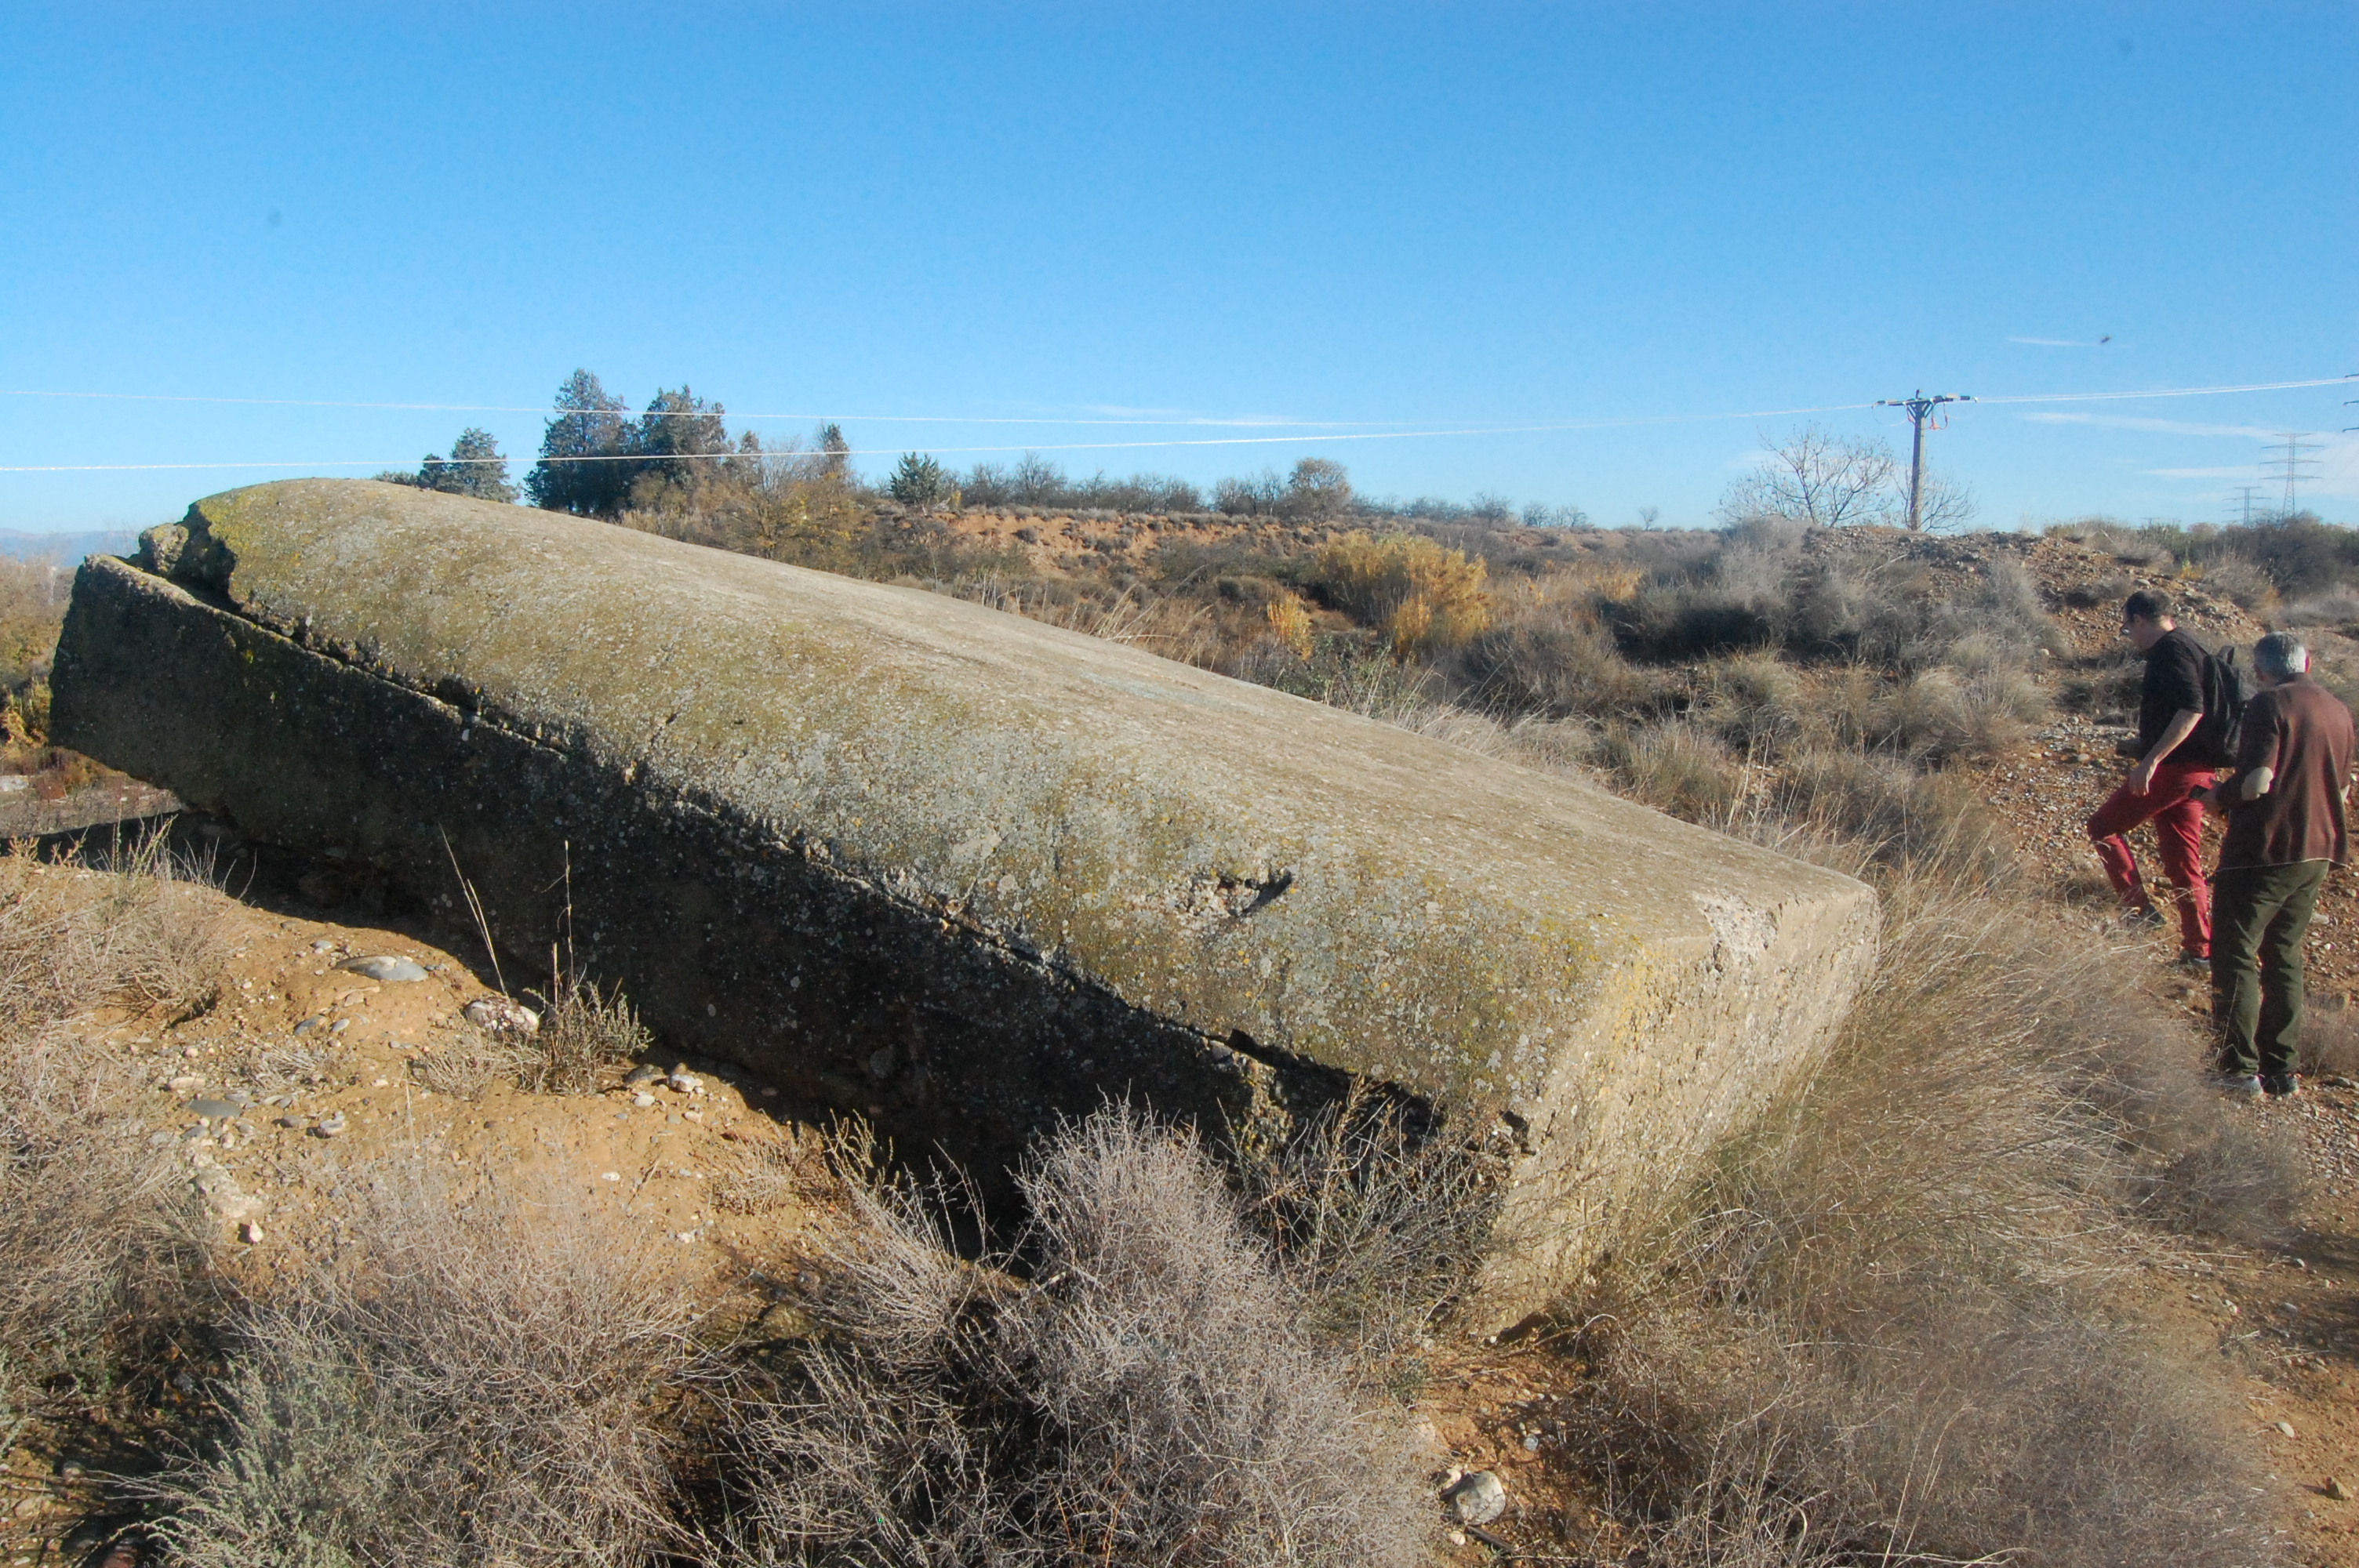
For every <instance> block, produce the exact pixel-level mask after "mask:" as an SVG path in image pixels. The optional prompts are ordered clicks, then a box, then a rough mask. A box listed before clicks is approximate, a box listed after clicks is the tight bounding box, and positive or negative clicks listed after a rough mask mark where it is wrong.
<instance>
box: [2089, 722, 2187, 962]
mask: <svg viewBox="0 0 2359 1568" xmlns="http://www.w3.org/2000/svg"><path fill="white" fill-rule="evenodd" d="M2211 787H2212V770H2211V769H2209V768H2190V767H2183V766H2180V764H2178V763H2176V762H2165V763H2163V764H2162V765H2161V766H2160V767H2158V768H2157V769H2155V770H2154V783H2153V784H2152V785H2151V786H2150V787H2149V788H2148V789H2147V792H2146V793H2145V794H2144V795H2132V794H2131V793H2130V789H2129V785H2128V784H2126V783H2125V784H2123V785H2122V786H2121V787H2120V788H2118V789H2116V790H2114V793H2113V794H2111V795H2107V796H2106V797H2105V804H2104V805H2103V806H2099V807H2097V814H2096V815H2095V816H2092V817H2090V818H2089V838H2090V841H2091V842H2092V843H2093V844H2095V845H2096V846H2097V859H2098V860H2102V861H2104V867H2105V876H2106V878H2107V879H2108V880H2109V881H2112V882H2113V884H2114V892H2116V893H2119V894H2120V895H2121V900H2122V903H2124V904H2125V905H2126V906H2127V907H2129V908H2131V909H2151V908H2153V907H2154V905H2153V903H2151V901H2149V900H2148V899H2147V895H2146V884H2145V883H2144V882H2143V881H2140V880H2139V879H2138V867H2137V859H2136V857H2135V856H2134V855H2132V854H2131V853H2130V844H2129V840H2128V839H2127V838H2125V837H2124V835H2125V834H2126V833H2128V832H2129V831H2130V829H2132V828H2133V827H2139V826H2141V825H2142V824H2145V823H2148V822H2151V823H2153V824H2154V837H2155V842H2156V844H2157V846H2158V848H2159V849H2160V850H2161V851H2162V873H2163V875H2165V876H2167V877H2169V879H2170V885H2171V886H2173V887H2175V888H2177V889H2178V890H2179V899H2178V903H2179V945H2180V947H2182V948H2184V949H2185V950H2186V951H2188V952H2190V953H2193V954H2195V955H2197V956H2198V957H2211V955H2212V889H2211V888H2210V886H2209V885H2207V884H2206V883H2205V882H2204V881H2203V857H2202V844H2203V806H2202V803H2201V802H2200V801H2198V800H2197V799H2196V798H2195V793H2196V792H2197V791H2198V790H2206V789H2210V788H2211Z"/></svg>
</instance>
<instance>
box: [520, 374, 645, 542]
mask: <svg viewBox="0 0 2359 1568" xmlns="http://www.w3.org/2000/svg"><path fill="white" fill-rule="evenodd" d="M556 407H557V409H558V410H559V412H558V415H557V417H556V418H554V419H551V420H550V421H549V425H548V427H547V428H546V429H545V430H544V432H543V433H542V435H541V438H540V460H539V461H538V462H537V463H535V464H533V466H532V472H530V473H528V474H527V475H526V476H525V481H524V488H525V492H526V493H527V495H529V496H530V497H531V498H532V503H533V504H534V505H535V506H538V507H543V508H546V509H547V510H549V511H550V512H571V513H572V514H574V515H575V516H577V517H608V516H612V515H614V514H615V513H616V512H619V511H621V510H622V505H623V501H624V499H625V497H626V496H628V495H629V494H630V492H631V478H632V473H631V470H632V469H633V468H634V467H635V466H636V465H634V464H633V463H631V462H630V461H628V460H627V459H628V458H629V457H630V456H631V452H630V448H631V447H632V445H633V444H634V443H635V438H636V434H637V432H636V430H635V429H633V427H631V426H630V425H629V424H628V423H627V422H626V421H625V419H624V418H623V413H624V410H625V404H624V403H623V402H622V400H621V399H619V398H614V397H610V396H608V395H607V394H606V389H605V388H604V387H603V386H601V385H600V384H598V378H597V377H596V376H594V375H592V374H591V373H589V372H588V371H586V370H577V371H575V372H574V373H572V374H571V375H570V376H568V377H566V378H565V383H564V384H563V385H561V386H560V387H559V388H558V389H557V403H556ZM585 459H586V461H584V460H585Z"/></svg>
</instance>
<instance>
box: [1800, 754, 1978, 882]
mask: <svg viewBox="0 0 2359 1568" xmlns="http://www.w3.org/2000/svg"><path fill="white" fill-rule="evenodd" d="M1765 812H1766V815H1767V817H1768V818H1769V819H1770V820H1771V821H1774V822H1775V823H1777V825H1778V828H1777V830H1799V831H1800V832H1801V833H1803V834H1805V835H1806V836H1809V837H1811V838H1819V839H1822V840H1827V841H1832V842H1840V843H1843V844H1845V845H1847V846H1849V847H1850V848H1851V849H1852V850H1853V851H1854V852H1855V853H1857V854H1859V855H1861V856H1863V857H1864V859H1865V860H1869V861H1872V862H1874V863H1876V864H1879V865H1882V866H1886V867H1888V868H1891V869H1893V870H1895V871H1908V872H1911V873H1914V874H1919V875H1927V876H1945V877H1955V878H1958V879H1961V880H1962V881H1964V882H1966V883H1967V885H1971V886H1979V887H2003V886H2006V885H2007V884H2008V883H2010V882H2012V881H2014V880H2015V878H2016V876H2017V862H2016V855H2015V849H2014V846H2013V844H2012V843H2011V842H2009V840H2008V837H2007V832H2006V826H2005V825H2004V824H2003V823H2002V822H2001V821H2000V820H1999V819H1998V816H1997V814H1996V813H1995V811H1993V810H1992V809H1991V806H1990V804H1989V802H1988V801H1986V800H1984V797H1983V794H1982V791H1981V789H1980V788H1979V787H1978V786H1977V784H1976V783H1975V781H1974V780H1973V779H1972V778H1969V777H1966V776H1963V775H1962V774H1958V773H1920V772H1919V770H1918V769H1916V768H1915V767H1913V766H1911V765H1910V764H1908V762H1903V761H1901V760H1900V759H1898V758H1895V757H1884V756H1866V755H1863V754H1861V753H1860V752H1848V751H1811V752H1803V753H1802V754H1800V755H1799V756H1796V757H1794V758H1792V759H1790V760H1788V762H1787V763H1786V764H1785V765H1784V767H1783V768H1782V769H1781V770H1780V773H1779V777H1778V779H1777V783H1776V784H1774V785H1773V786H1772V787H1771V789H1770V790H1769V792H1768V795H1767V801H1766V803H1765ZM1773 831H1775V830H1773ZM1763 836H1768V835H1767V834H1765V835H1763Z"/></svg>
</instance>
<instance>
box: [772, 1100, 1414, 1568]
mask: <svg viewBox="0 0 2359 1568" xmlns="http://www.w3.org/2000/svg"><path fill="white" fill-rule="evenodd" d="M860 1164H861V1162H859V1161H858V1160H856V1159H855V1160H853V1162H851V1168H849V1169H847V1171H846V1175H847V1177H848V1180H847V1183H846V1192H847V1195H848V1204H849V1207H850V1210H851V1214H852V1217H853V1220H854V1221H855V1227H853V1228H848V1229H846V1230H844V1231H843V1232H842V1233H840V1234H839V1236H838V1237H837V1238H835V1240H834V1241H833V1243H832V1249H831V1251H830V1252H829V1254H828V1258H827V1260H826V1261H827V1268H828V1271H829V1273H830V1275H831V1279H832V1283H831V1284H830V1286H829V1287H828V1288H827V1289H826V1290H825V1291H824V1292H823V1293H822V1296H821V1299H820V1300H819V1301H818V1302H817V1303H815V1310H816V1311H817V1314H818V1315H819V1316H820V1317H821V1320H822V1321H823V1322H824V1323H826V1324H827V1325H829V1327H830V1328H831V1329H832V1337H830V1338H829V1339H827V1340H826V1341H824V1342H823V1343H821V1344H820V1345H819V1346H815V1347H814V1348H813V1349H812V1350H811V1351H810V1353H809V1354H808V1355H807V1356H805V1357H803V1359H802V1360H801V1362H800V1364H799V1367H798V1368H797V1369H796V1370H795V1372H794V1373H793V1374H792V1377H791V1379H790V1380H789V1381H788V1384H787V1385H786V1386H784V1387H782V1388H781V1390H779V1391H778V1393H777V1396H776V1397H775V1398H773V1399H771V1400H766V1401H764V1402H762V1403H760V1404H758V1405H756V1406H754V1407H751V1408H750V1409H749V1411H748V1416H747V1419H746V1421H745V1426H744V1431H743V1438H742V1441H743V1444H744V1448H745V1455H746V1459H747V1462H748V1465H749V1466H750V1468H751V1471H752V1475H753V1477H754V1478H753V1479H752V1481H751V1482H750V1485H749V1498H750V1506H749V1509H748V1530H749V1533H750V1534H751V1535H752V1536H753V1537H754V1538H755V1539H754V1541H752V1542H750V1543H748V1544H747V1545H746V1546H745V1548H744V1549H742V1550H741V1552H740V1560H748V1559H757V1560H760V1561H766V1562H774V1563H776V1562H794V1563H942V1564H950V1563H1038V1564H1058V1563H1069V1564H1073V1565H1076V1568H1078V1565H1080V1564H1082V1563H1149V1564H1183V1563H1207V1564H1210V1563H1220V1564H1224V1565H1245V1568H1250V1565H1256V1564H1273V1565H1274V1564H1281V1563H1344V1562H1348V1563H1368V1564H1376V1565H1382V1564H1400V1565H1402V1568H1408V1564H1412V1563H1419V1562H1421V1561H1423V1559H1424V1553H1425V1548H1426V1540H1425V1536H1426V1531H1427V1530H1428V1529H1429V1528H1430V1527H1429V1525H1428V1523H1427V1519H1428V1516H1429V1514H1430V1508H1429V1505H1428V1503H1427V1501H1426V1498H1425V1488H1424V1487H1423V1484H1422V1481H1421V1478H1420V1477H1419V1475H1418V1473H1417V1470H1416V1467H1415V1465H1414V1461H1413V1460H1412V1458H1411V1456H1410V1454H1409V1452H1408V1446H1407V1444H1406V1443H1405V1442H1404V1441H1403V1440H1402V1435H1401V1433H1400V1432H1399V1430H1398V1428H1397V1423H1396V1422H1394V1421H1392V1420H1390V1419H1388V1418H1386V1417H1384V1416H1381V1415H1378V1414H1373V1413H1370V1412H1369V1411H1367V1410H1366V1408H1365V1406H1364V1400H1362V1399H1361V1398H1359V1397H1357V1396H1356V1395H1355V1393H1354V1391H1353V1383H1352V1379H1351V1378H1350V1375H1349V1373H1348V1369H1347V1368H1345V1367H1344V1366H1343V1364H1342V1362H1341V1361H1340V1360H1339V1358H1338V1357H1335V1356H1334V1354H1333V1353H1332V1352H1328V1351H1324V1350H1322V1349H1321V1347H1320V1346H1318V1345H1317V1344H1316V1343H1315V1342H1314V1341H1313V1340H1312V1338H1311V1337H1310V1336H1309V1335H1308V1334H1307V1333H1306V1332H1305V1330H1304V1329H1303V1328H1302V1327H1301V1326H1300V1325H1299V1322H1298V1321H1297V1311H1298V1303H1297V1302H1296V1301H1295V1299H1294V1297H1293V1296H1292V1294H1291V1292H1289V1291H1288V1288H1287V1285H1286V1284H1285V1282H1284V1281H1282V1280H1281V1279H1280V1277H1279V1276H1278V1274H1277V1272H1276V1271H1274V1270H1273V1268H1272V1266H1271V1260H1270V1259H1269V1257H1268V1255H1267V1254H1266V1253H1265V1252H1264V1251H1263V1250H1262V1249H1260V1248H1259V1247H1258V1246H1256V1244H1255V1243H1254V1242H1252V1241H1251V1240H1249V1239H1248V1238H1246V1236H1245V1234H1244V1233H1243V1231H1242V1230H1241V1229H1240V1227H1239V1225H1238V1222H1237V1217H1236V1212H1235V1209H1234V1203H1233V1200H1232V1199H1231V1197H1230V1195H1228V1193H1227V1192H1226V1190H1225V1189H1224V1188H1223V1184H1222V1180H1221V1176H1220V1173H1219V1172H1218V1170H1217V1168H1216V1167H1215V1166H1214V1165H1213V1164H1212V1162H1211V1161H1210V1160H1209V1159H1207V1158H1206V1156H1205V1155H1204V1154H1203V1153H1202V1152H1201V1151H1200V1150H1199V1149H1198V1148H1197V1147H1196V1146H1195V1144H1194V1143H1193V1142H1192V1141H1190V1140H1189V1139H1187V1138H1186V1137H1184V1136H1182V1135H1180V1134H1177V1133H1174V1132H1172V1131H1170V1130H1166V1129H1160V1128H1158V1127H1156V1126H1154V1125H1153V1124H1151V1123H1149V1122H1148V1121H1147V1119H1145V1118H1144V1117H1141V1116H1137V1115H1135V1114H1133V1113H1132V1112H1130V1111H1129V1110H1127V1109H1125V1108H1109V1109H1106V1110H1103V1111H1101V1112H1100V1113H1098V1114H1097V1115H1094V1116H1093V1117H1091V1118H1089V1119H1087V1120H1085V1121H1083V1122H1081V1123H1079V1124H1077V1125H1074V1126H1071V1127H1068V1128H1067V1129H1066V1130H1063V1131H1062V1132H1060V1134H1058V1135H1057V1136H1056V1137H1054V1138H1053V1139H1051V1140H1050V1141H1049V1142H1048V1144H1047V1146H1046V1147H1045V1148H1044V1149H1042V1150H1041V1151H1040V1152H1038V1155H1037V1157H1036V1158H1035V1159H1034V1160H1033V1161H1032V1162H1030V1163H1028V1164H1027V1168H1026V1170H1025V1171H1024V1172H1023V1173H1022V1175H1021V1177H1020V1182H1021V1185H1022V1188H1023V1193H1024V1196H1025V1199H1026V1203H1027V1208H1028V1211H1029V1219H1028V1222H1027V1227H1026V1230H1025V1233H1024V1236H1023V1238H1022V1239H1021V1241H1020V1242H1019V1243H1018V1246H1017V1249H1016V1251H1017V1253H1018V1254H1020V1256H1021V1258H1022V1260H1023V1261H1024V1262H1025V1264H1026V1266H1027V1271H1028V1274H1029V1280H1028V1282H1018V1281H1016V1280H1014V1279H1012V1278H1010V1277H1008V1276H1007V1275H1006V1274H1005V1273H1003V1272H1000V1271H997V1270H995V1269H994V1268H990V1267H986V1266H978V1265H976V1264H971V1263H966V1262H963V1261H962V1260H959V1259H958V1258H957V1257H956V1256H954V1255H953V1253H952V1252H951V1250H950V1248H949V1245H948V1243H949V1241H950V1238H951V1228H952V1226H951V1218H950V1216H949V1212H948V1211H947V1209H946V1208H945V1207H944V1206H943V1205H942V1203H941V1201H940V1195H939V1194H929V1193H928V1192H927V1191H925V1190H922V1189H919V1188H916V1187H913V1186H910V1185H908V1184H900V1185H889V1184H878V1183H877V1182H876V1181H875V1179H874V1178H873V1174H872V1173H870V1172H868V1171H866V1170H864V1169H862V1168H860ZM987 1261H1001V1260H987Z"/></svg>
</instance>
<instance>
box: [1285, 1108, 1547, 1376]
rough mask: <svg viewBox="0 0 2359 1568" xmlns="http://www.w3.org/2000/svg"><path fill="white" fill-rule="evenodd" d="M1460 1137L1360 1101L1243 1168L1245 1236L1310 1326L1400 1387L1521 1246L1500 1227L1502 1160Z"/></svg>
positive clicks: (1328, 1112)
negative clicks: (1467, 1300)
mask: <svg viewBox="0 0 2359 1568" xmlns="http://www.w3.org/2000/svg"><path fill="white" fill-rule="evenodd" d="M1451 1131H1453V1130H1451V1129H1446V1128H1429V1127H1426V1126H1424V1125H1422V1119H1421V1118H1418V1117H1415V1116H1413V1115H1412V1114H1410V1112H1409V1111H1408V1109H1407V1108H1404V1107H1402V1106H1400V1105H1398V1104H1397V1103H1395V1102H1393V1101H1391V1100H1390V1099H1388V1098H1386V1097H1384V1096H1383V1095H1381V1094H1378V1093H1373V1092H1369V1091H1365V1090H1359V1091H1355V1092H1354V1093H1353V1095H1352V1096H1351V1097H1349V1098H1346V1099H1344V1100H1343V1101H1342V1102H1340V1103H1338V1104H1335V1105H1332V1106H1330V1107H1328V1108H1326V1109H1324V1110H1322V1111H1321V1112H1319V1113H1318V1114H1317V1115H1315V1116H1313V1117H1310V1118H1309V1119H1306V1120H1305V1121H1304V1122H1303V1123H1302V1124H1301V1125H1300V1126H1299V1128H1298V1129H1297V1130H1296V1131H1295V1133H1294V1135H1293V1136H1292V1137H1291V1138H1289V1139H1288V1141H1286V1143H1285V1144H1284V1145H1283V1146H1282V1147H1281V1148H1279V1149H1277V1151H1275V1152H1273V1153H1272V1154H1271V1155H1270V1156H1269V1157H1267V1158H1266V1159H1261V1160H1249V1161H1245V1162H1241V1169H1240V1171H1239V1180H1240V1184H1241V1186H1242V1189H1243V1191H1242V1198H1243V1204H1244V1215H1245V1224H1246V1226H1247V1227H1248V1228H1249V1229H1250V1230H1251V1231H1252V1232H1253V1233H1254V1234H1256V1235H1257V1236H1259V1237H1261V1238H1263V1239H1264V1240H1265V1241H1266V1243H1267V1244H1268V1247H1269V1249H1270V1256H1271V1257H1272V1258H1273V1259H1274V1260H1276V1263H1277V1269H1278V1271H1279V1273H1280V1274H1281V1275H1282V1276H1283V1277H1284V1278H1285V1280H1286V1281H1287V1283H1288V1285H1289V1286H1290V1287H1291V1289H1292V1290H1293V1292H1294V1293H1295V1295H1296V1296H1297V1298H1298V1299H1299V1303H1300V1304H1299V1308H1298V1309H1297V1310H1298V1316H1299V1319H1300V1321H1301V1322H1302V1324H1303V1325H1304V1326H1305V1328H1306V1329H1308V1330H1309V1331H1310V1333H1311V1334H1312V1335H1314V1336H1316V1337H1318V1338H1319V1339H1321V1341H1324V1342H1327V1343H1330V1344H1333V1345H1337V1346H1342V1347H1343V1348H1345V1349H1346V1350H1347V1351H1348V1353H1349V1355H1350V1357H1351V1359H1352V1360H1353V1363H1354V1364H1355V1365H1357V1366H1360V1367H1362V1368H1365V1369H1367V1370H1368V1371H1369V1372H1371V1373H1372V1374H1374V1375H1375V1376H1377V1377H1379V1378H1381V1379H1383V1380H1385V1381H1386V1383H1388V1384H1390V1385H1393V1386H1394V1387H1396V1389H1399V1388H1403V1387H1406V1386H1408V1384H1410V1383H1412V1382H1413V1381H1414V1380H1415V1379H1416V1378H1417V1377H1418V1375H1419V1357H1418V1355H1417V1352H1418V1351H1419V1349H1420V1348H1421V1347H1422V1346H1424V1345H1425V1344H1426V1343H1428V1336H1429V1335H1430V1331H1431V1330H1432V1329H1433V1327H1434V1325H1435V1323H1436V1321H1437V1320H1438V1319H1440V1317H1442V1316H1443V1315H1445V1314H1447V1313H1448V1312H1449V1311H1450V1309H1451V1308H1452V1307H1453V1306H1455V1305H1457V1304H1459V1303H1461V1302H1462V1300H1463V1299H1464V1297H1465V1295H1466V1293H1467V1292H1468V1291H1469V1290H1471V1289H1472V1288H1473V1286H1474V1284H1475V1282H1476V1276H1477V1274H1478V1273H1479V1272H1480V1271H1481V1270H1482V1267H1483V1264H1484V1260H1486V1259H1487V1258H1489V1257H1490V1256H1491V1255H1493V1254H1494V1253H1495V1252H1496V1251H1498V1250H1499V1249H1502V1248H1504V1247H1506V1246H1508V1245H1510V1244H1511V1243H1510V1238H1507V1237H1506V1236H1505V1235H1503V1234H1502V1233H1501V1232H1500V1231H1499V1229H1498V1217H1499V1208H1500V1200H1501V1199H1502V1197H1503V1196H1504V1195H1505V1188H1504V1184H1503V1183H1502V1181H1501V1177H1502V1176H1503V1174H1504V1171H1503V1163H1502V1162H1501V1160H1499V1159H1498V1158H1496V1157H1495V1154H1494V1152H1485V1151H1484V1150H1482V1149H1478V1148H1472V1147H1469V1146H1468V1145H1467V1144H1466V1142H1464V1141H1462V1139H1459V1138H1457V1137H1453V1136H1451V1135H1450V1133H1451Z"/></svg>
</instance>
